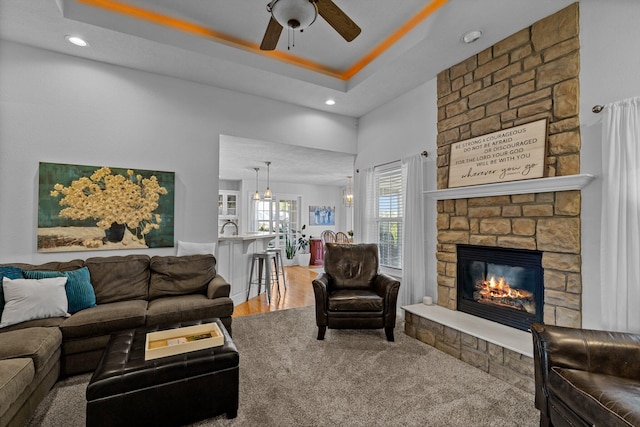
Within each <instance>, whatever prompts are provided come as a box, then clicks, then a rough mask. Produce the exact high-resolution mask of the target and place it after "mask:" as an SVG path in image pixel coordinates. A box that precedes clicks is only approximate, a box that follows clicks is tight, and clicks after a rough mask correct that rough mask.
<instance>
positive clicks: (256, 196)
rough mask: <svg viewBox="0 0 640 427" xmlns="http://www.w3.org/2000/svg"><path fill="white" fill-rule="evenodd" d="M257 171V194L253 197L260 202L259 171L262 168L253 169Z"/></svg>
mask: <svg viewBox="0 0 640 427" xmlns="http://www.w3.org/2000/svg"><path fill="white" fill-rule="evenodd" d="M253 169H254V170H255V171H256V192H255V194H254V195H253V200H256V201H257V200H260V191H258V171H259V170H260V168H253Z"/></svg>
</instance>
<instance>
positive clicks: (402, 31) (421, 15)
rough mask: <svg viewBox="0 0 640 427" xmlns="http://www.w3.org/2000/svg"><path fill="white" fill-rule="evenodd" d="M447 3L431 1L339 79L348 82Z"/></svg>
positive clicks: (441, 0) (438, 0) (437, 0)
mask: <svg viewBox="0 0 640 427" xmlns="http://www.w3.org/2000/svg"><path fill="white" fill-rule="evenodd" d="M447 1H449V0H433V1H432V2H431V3H429V4H428V5H426V6H425V7H424V8H423V9H422V10H421V11H420V12H418V13H417V14H415V15H414V16H413V17H412V18H411V19H409V20H408V21H407V22H405V23H404V24H403V25H402V26H401V27H400V28H398V29H397V30H396V31H395V32H394V33H392V34H391V35H390V36H389V37H387V38H386V39H385V40H383V41H382V42H381V43H380V44H379V45H378V46H376V47H375V48H373V49H372V50H371V51H370V52H369V53H367V54H366V55H365V56H364V57H362V58H361V59H360V60H359V61H358V62H356V63H355V64H354V65H353V66H352V67H351V68H349V69H348V70H347V71H345V72H343V73H342V75H341V78H342V79H343V80H349V79H350V78H351V77H353V76H355V75H356V74H357V73H358V72H360V70H362V69H363V68H364V67H366V66H367V65H369V64H370V63H371V62H372V61H373V60H374V59H376V58H377V57H378V56H380V55H382V54H383V53H384V52H385V51H386V50H387V49H389V48H390V47H391V46H393V45H394V44H395V43H396V42H397V41H398V40H400V39H401V38H402V37H404V36H405V35H406V34H407V33H408V32H409V31H411V30H413V29H414V28H415V27H416V26H417V25H418V24H419V23H421V22H422V21H424V20H425V19H427V18H428V17H429V16H430V15H431V14H432V13H433V12H435V11H436V10H438V9H439V8H440V6H442V5H444V4H445V3H446V2H447Z"/></svg>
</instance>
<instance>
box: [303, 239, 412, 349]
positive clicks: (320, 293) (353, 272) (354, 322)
mask: <svg viewBox="0 0 640 427" xmlns="http://www.w3.org/2000/svg"><path fill="white" fill-rule="evenodd" d="M399 288H400V282H399V281H398V280H395V279H393V278H391V277H390V276H387V275H385V274H380V273H378V245H376V244H373V243H365V244H357V245H352V244H344V243H327V244H326V245H325V254H324V273H323V274H321V275H320V276H318V278H316V279H315V280H314V281H313V292H314V294H315V297H316V324H317V325H318V339H319V340H322V339H324V334H325V332H326V330H327V327H328V328H331V329H382V328H384V330H385V333H386V335H387V340H389V341H393V340H394V337H393V328H394V327H395V325H396V302H397V300H398V289H399Z"/></svg>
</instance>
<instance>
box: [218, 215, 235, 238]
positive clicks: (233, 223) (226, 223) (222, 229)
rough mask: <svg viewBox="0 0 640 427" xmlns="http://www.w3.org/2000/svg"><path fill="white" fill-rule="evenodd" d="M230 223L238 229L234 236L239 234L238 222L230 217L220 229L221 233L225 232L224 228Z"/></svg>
mask: <svg viewBox="0 0 640 427" xmlns="http://www.w3.org/2000/svg"><path fill="white" fill-rule="evenodd" d="M229 224H232V225H233V226H234V227H235V228H236V230H235V231H234V232H233V236H237V235H238V224H236V223H235V222H233V221H231V220H230V219H228V220H227V222H225V223H224V224H223V225H222V228H221V229H220V234H224V228H225V227H226V226H227V225H229Z"/></svg>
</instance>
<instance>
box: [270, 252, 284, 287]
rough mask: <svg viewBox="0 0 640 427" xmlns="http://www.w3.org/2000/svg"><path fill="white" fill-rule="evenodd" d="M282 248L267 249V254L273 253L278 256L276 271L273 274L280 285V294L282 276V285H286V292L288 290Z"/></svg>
mask: <svg viewBox="0 0 640 427" xmlns="http://www.w3.org/2000/svg"><path fill="white" fill-rule="evenodd" d="M282 250H283V249H282V248H267V250H266V252H273V253H274V254H276V258H275V271H274V272H273V277H272V279H275V280H276V282H277V283H278V292H280V280H279V279H278V276H279V275H282V283H284V290H285V291H286V290H287V278H286V276H285V274H284V263H283V262H282Z"/></svg>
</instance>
